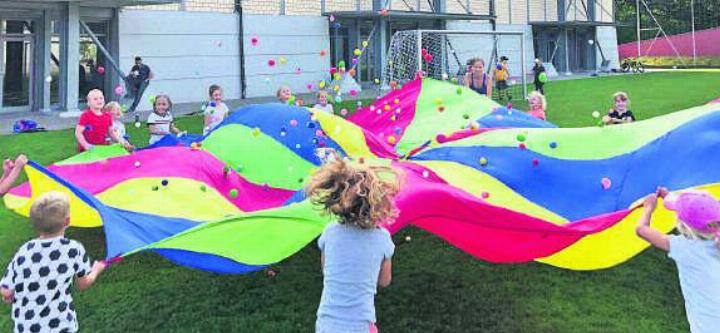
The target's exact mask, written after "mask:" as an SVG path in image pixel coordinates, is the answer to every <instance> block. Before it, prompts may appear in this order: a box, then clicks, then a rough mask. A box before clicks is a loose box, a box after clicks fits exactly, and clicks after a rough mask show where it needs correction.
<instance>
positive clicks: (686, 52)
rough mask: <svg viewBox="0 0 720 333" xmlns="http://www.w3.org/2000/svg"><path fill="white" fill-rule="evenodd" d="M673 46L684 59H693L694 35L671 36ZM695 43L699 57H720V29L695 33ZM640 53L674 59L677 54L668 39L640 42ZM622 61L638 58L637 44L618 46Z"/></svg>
mask: <svg viewBox="0 0 720 333" xmlns="http://www.w3.org/2000/svg"><path fill="white" fill-rule="evenodd" d="M669 40H670V41H672V45H674V46H675V49H677V51H678V53H680V55H681V56H683V57H692V56H693V50H692V34H691V33H689V32H688V33H684V34H679V35H674V36H670V38H669ZM695 43H696V50H697V56H698V57H720V28H715V29H708V30H700V31H696V32H695ZM640 52H641V54H642V56H643V57H645V56H648V57H674V56H676V54H675V52H674V51H673V49H672V46H671V43H670V42H669V41H668V39H666V38H658V39H657V40H655V41H654V42H653V40H652V39H649V40H644V41H641V42H640ZM618 53H619V54H620V59H624V58H632V57H637V42H632V43H626V44H622V45H619V46H618Z"/></svg>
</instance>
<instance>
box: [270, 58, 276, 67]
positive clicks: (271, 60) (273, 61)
mask: <svg viewBox="0 0 720 333" xmlns="http://www.w3.org/2000/svg"><path fill="white" fill-rule="evenodd" d="M268 66H270V67H273V66H275V60H273V59H270V60H268Z"/></svg>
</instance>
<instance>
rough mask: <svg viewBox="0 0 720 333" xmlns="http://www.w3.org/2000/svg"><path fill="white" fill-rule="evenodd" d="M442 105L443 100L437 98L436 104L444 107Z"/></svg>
mask: <svg viewBox="0 0 720 333" xmlns="http://www.w3.org/2000/svg"><path fill="white" fill-rule="evenodd" d="M442 103H443V100H442V98H436V99H435V104H437V105H442Z"/></svg>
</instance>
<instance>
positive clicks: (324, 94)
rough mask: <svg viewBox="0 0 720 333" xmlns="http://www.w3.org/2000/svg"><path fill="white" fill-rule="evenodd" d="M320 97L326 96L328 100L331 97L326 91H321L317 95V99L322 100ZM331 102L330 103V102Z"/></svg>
mask: <svg viewBox="0 0 720 333" xmlns="http://www.w3.org/2000/svg"><path fill="white" fill-rule="evenodd" d="M320 96H325V97H326V98H327V97H328V96H329V94H328V92H327V91H325V90H320V91H318V93H317V98H320ZM328 102H329V101H328Z"/></svg>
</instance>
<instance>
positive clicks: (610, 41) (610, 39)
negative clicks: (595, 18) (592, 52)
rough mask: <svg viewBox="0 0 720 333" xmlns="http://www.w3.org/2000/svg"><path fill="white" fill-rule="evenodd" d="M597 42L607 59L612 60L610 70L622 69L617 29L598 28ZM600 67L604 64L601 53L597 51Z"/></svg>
mask: <svg viewBox="0 0 720 333" xmlns="http://www.w3.org/2000/svg"><path fill="white" fill-rule="evenodd" d="M596 29H597V40H598V43H599V44H600V47H601V48H602V50H603V53H604V54H605V58H607V59H608V60H610V68H618V67H620V60H619V56H618V45H617V31H616V30H615V27H597V28H596ZM597 53H598V54H597V57H596V58H597V61H598V66H600V63H601V62H602V57H601V56H600V51H597Z"/></svg>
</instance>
